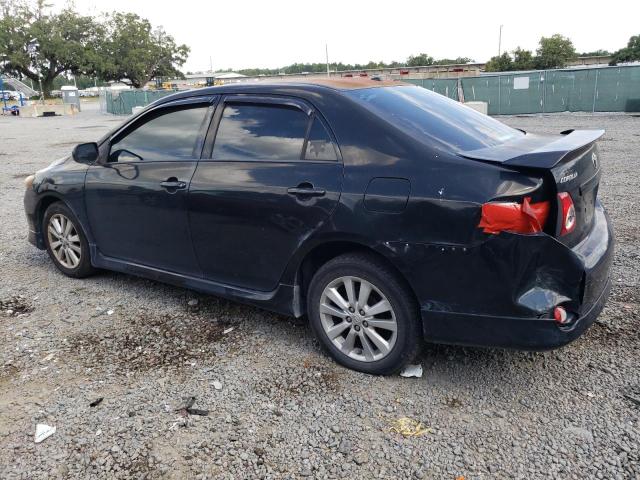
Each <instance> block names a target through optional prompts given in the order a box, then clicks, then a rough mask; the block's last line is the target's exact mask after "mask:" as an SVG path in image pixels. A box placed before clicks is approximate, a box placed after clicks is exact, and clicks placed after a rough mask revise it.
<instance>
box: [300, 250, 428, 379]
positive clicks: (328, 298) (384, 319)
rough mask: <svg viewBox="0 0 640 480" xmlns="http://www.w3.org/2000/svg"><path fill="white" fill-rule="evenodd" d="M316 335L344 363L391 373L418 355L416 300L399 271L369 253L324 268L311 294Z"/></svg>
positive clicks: (310, 310)
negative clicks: (399, 276) (397, 272)
mask: <svg viewBox="0 0 640 480" xmlns="http://www.w3.org/2000/svg"><path fill="white" fill-rule="evenodd" d="M307 312H308V313H309V321H310V323H311V326H312V328H313V330H314V333H315V334H316V336H317V337H318V339H319V340H320V342H321V343H322V345H323V346H324V347H325V348H326V350H327V351H328V352H329V353H330V354H331V356H332V357H333V358H334V359H335V360H336V361H338V362H339V363H340V364H342V365H344V366H346V367H349V368H352V369H354V370H359V371H361V372H365V373H372V374H380V375H387V374H392V373H395V372H397V371H398V370H400V369H401V368H402V367H403V366H404V365H406V364H407V363H409V362H410V361H411V360H413V358H414V357H415V355H416V353H417V350H418V347H419V345H420V338H421V334H420V328H419V325H420V324H419V321H418V314H417V308H416V305H415V301H414V299H413V297H412V295H411V293H410V292H409V290H408V288H407V287H406V286H405V284H404V282H403V281H402V280H401V279H400V278H398V275H397V274H396V273H395V272H394V271H393V270H392V269H390V268H389V267H387V266H386V265H385V264H384V263H383V262H381V261H379V260H378V259H376V258H375V257H373V256H370V255H365V254H346V255H342V256H340V257H337V258H335V259H333V260H331V261H329V262H328V263H327V264H325V265H324V266H322V267H321V268H320V269H319V270H318V272H317V273H316V274H315V276H314V277H313V279H312V281H311V285H310V286H309V291H308V295H307Z"/></svg>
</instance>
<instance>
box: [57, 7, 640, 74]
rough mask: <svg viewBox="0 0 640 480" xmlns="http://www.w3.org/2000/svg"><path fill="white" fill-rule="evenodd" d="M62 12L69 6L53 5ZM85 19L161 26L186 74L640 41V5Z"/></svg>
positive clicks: (299, 10)
mask: <svg viewBox="0 0 640 480" xmlns="http://www.w3.org/2000/svg"><path fill="white" fill-rule="evenodd" d="M53 3H54V4H56V5H60V6H61V5H64V4H65V3H66V2H65V0H54V1H53ZM75 5H76V7H77V9H78V10H80V11H81V12H82V13H91V14H95V13H99V12H102V11H111V10H121V11H130V12H135V13H138V14H139V15H141V16H143V17H146V18H148V19H149V20H150V21H151V22H152V23H153V24H154V25H162V26H164V28H165V29H166V30H167V32H168V33H170V34H171V35H173V36H174V37H175V39H176V40H177V41H178V42H180V43H185V44H187V45H188V46H189V47H191V55H190V57H189V60H188V61H187V63H186V65H185V66H184V67H183V70H184V71H187V70H190V71H198V70H208V68H209V57H211V58H212V61H213V68H214V69H222V68H232V69H241V68H248V67H270V68H277V67H281V66H284V65H289V64H291V63H294V62H324V60H325V43H327V44H328V46H329V60H330V61H332V62H334V61H336V62H337V61H341V62H344V63H366V62H367V61H369V60H376V61H379V60H384V61H386V62H389V61H392V60H398V61H403V60H405V59H406V58H407V57H408V56H409V55H411V54H417V53H420V52H425V53H428V54H429V55H431V56H433V57H435V58H444V57H447V58H455V57H458V56H464V57H471V58H473V59H474V60H476V61H479V62H483V61H486V60H488V59H489V58H490V57H491V56H493V55H496V54H497V52H498V31H499V27H500V24H503V25H504V27H503V31H502V47H503V51H504V50H505V49H506V50H512V49H514V48H516V47H517V46H521V47H523V48H526V49H530V50H535V48H536V46H537V43H538V40H539V39H540V36H542V35H544V36H549V35H552V34H554V33H561V34H563V35H565V36H568V37H569V38H571V40H573V43H574V45H575V46H576V49H577V50H578V52H584V51H592V50H597V49H601V48H602V49H607V50H617V49H618V48H621V47H623V46H625V45H626V43H627V41H628V39H629V37H630V36H631V35H638V34H640V23H638V19H639V18H640V1H638V0H626V1H621V0H607V1H602V0H600V1H597V2H596V1H589V0H587V1H584V0H583V1H575V0H553V1H548V0H538V1H537V2H531V1H527V2H524V1H517V0H511V1H487V0H485V1H482V0H476V1H467V0H450V1H442V0H441V1H437V2H433V1H427V0H421V1H412V0H404V1H388V0H387V1H384V2H383V1H377V0H366V1H362V0H358V1H353V0H340V1H334V0H316V1H313V2H310V1H305V0H297V1H287V0H262V1H259V0H223V1H195V0H181V1H163V0H153V1H151V0H109V1H98V0H75Z"/></svg>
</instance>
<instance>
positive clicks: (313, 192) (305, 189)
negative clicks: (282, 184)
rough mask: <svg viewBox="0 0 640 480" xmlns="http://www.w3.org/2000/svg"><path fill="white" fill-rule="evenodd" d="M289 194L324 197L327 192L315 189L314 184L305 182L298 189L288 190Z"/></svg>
mask: <svg viewBox="0 0 640 480" xmlns="http://www.w3.org/2000/svg"><path fill="white" fill-rule="evenodd" d="M287 193H288V194H289V195H299V196H303V197H322V196H324V194H325V193H327V192H326V191H325V190H322V189H320V188H313V184H311V183H309V182H303V183H301V184H300V185H298V186H297V187H291V188H287Z"/></svg>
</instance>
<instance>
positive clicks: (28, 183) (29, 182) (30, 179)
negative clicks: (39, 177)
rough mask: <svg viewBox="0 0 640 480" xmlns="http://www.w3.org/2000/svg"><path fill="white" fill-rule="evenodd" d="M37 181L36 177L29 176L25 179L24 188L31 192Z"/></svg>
mask: <svg viewBox="0 0 640 480" xmlns="http://www.w3.org/2000/svg"><path fill="white" fill-rule="evenodd" d="M35 179H36V176H35V175H29V176H28V177H27V178H25V179H24V187H25V188H26V189H27V190H29V189H30V188H31V187H32V186H33V181H34V180H35Z"/></svg>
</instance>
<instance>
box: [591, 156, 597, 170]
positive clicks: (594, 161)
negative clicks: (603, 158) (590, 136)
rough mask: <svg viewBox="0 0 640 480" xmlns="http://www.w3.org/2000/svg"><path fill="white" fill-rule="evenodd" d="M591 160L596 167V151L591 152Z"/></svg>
mask: <svg viewBox="0 0 640 480" xmlns="http://www.w3.org/2000/svg"><path fill="white" fill-rule="evenodd" d="M591 161H592V162H593V166H594V168H598V154H597V153H596V152H593V153H592V154H591Z"/></svg>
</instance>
